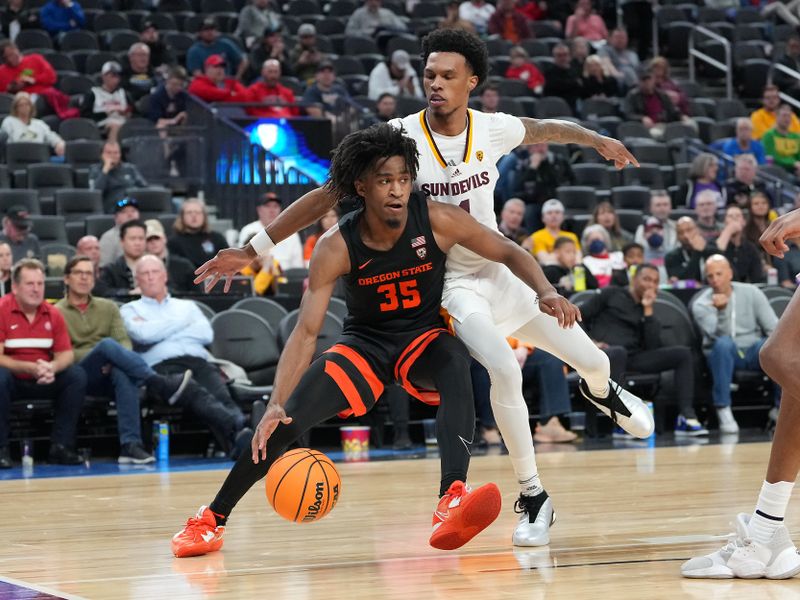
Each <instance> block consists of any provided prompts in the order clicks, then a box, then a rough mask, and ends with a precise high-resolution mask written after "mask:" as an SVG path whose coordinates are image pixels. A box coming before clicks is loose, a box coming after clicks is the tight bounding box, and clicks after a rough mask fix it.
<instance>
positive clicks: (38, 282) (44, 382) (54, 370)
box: [0, 259, 86, 469]
mask: <svg viewBox="0 0 800 600" xmlns="http://www.w3.org/2000/svg"><path fill="white" fill-rule="evenodd" d="M11 279H12V283H11V291H12V293H11V294H6V295H5V296H3V298H2V299H0V468H3V469H8V468H11V466H12V465H11V456H10V454H9V451H8V436H9V428H10V423H11V418H10V417H11V401H12V400H19V399H26V398H31V399H34V398H50V399H52V400H54V401H55V403H54V410H55V414H54V419H53V429H52V434H51V436H50V453H49V461H50V462H52V463H57V464H66V465H77V464H79V463H80V462H81V459H80V458H78V455H77V454H76V453H75V436H76V431H77V429H78V419H79V418H80V414H81V408H82V407H83V398H84V396H85V395H86V373H85V372H84V371H83V370H82V369H79V368H78V367H77V366H75V365H74V364H73V354H72V346H71V344H70V341H69V334H68V332H67V327H66V324H65V323H64V317H62V316H61V313H60V312H58V310H57V309H55V308H54V307H52V306H51V305H50V304H48V303H47V302H45V301H44V265H43V264H42V263H40V262H39V261H38V260H33V259H24V260H22V261H20V262H18V263H17V264H15V265H14V271H13V274H12V278H11Z"/></svg>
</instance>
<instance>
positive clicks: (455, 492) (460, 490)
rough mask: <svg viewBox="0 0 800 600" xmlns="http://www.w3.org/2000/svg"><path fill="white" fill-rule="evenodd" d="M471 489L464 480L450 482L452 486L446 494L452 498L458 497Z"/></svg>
mask: <svg viewBox="0 0 800 600" xmlns="http://www.w3.org/2000/svg"><path fill="white" fill-rule="evenodd" d="M468 491H469V488H468V487H467V485H466V484H465V483H464V482H462V481H456V482H453V483H452V484H450V487H449V488H448V489H447V492H446V493H445V496H449V497H450V498H457V497H459V496H463V495H464V494H466V493H467V492H468Z"/></svg>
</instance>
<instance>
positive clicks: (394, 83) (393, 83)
mask: <svg viewBox="0 0 800 600" xmlns="http://www.w3.org/2000/svg"><path fill="white" fill-rule="evenodd" d="M387 93H388V94H393V95H394V96H395V97H397V96H411V97H414V98H422V96H423V94H422V87H420V85H419V78H418V77H417V74H416V72H415V71H414V67H413V66H411V58H410V57H409V56H408V52H406V51H405V50H395V51H394V52H392V56H391V58H390V59H388V60H384V61H381V62H379V63H378V64H376V65H375V66H374V67H373V69H372V71H371V72H370V74H369V86H368V92H367V95H368V96H369V98H370V99H371V100H377V99H378V98H379V97H380V95H381V94H387Z"/></svg>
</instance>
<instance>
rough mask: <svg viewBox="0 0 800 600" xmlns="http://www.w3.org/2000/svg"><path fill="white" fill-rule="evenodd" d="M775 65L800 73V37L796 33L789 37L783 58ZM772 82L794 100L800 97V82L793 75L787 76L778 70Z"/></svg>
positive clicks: (773, 72)
mask: <svg viewBox="0 0 800 600" xmlns="http://www.w3.org/2000/svg"><path fill="white" fill-rule="evenodd" d="M775 64H776V65H783V66H784V67H787V68H788V69H791V70H792V71H800V36H798V35H797V34H796V33H794V34H792V35H791V36H789V39H788V40H786V46H785V48H784V50H783V56H781V57H780V58H779V59H778V60H777V61H775ZM772 82H773V83H774V84H775V85H777V86H778V87H779V88H780V89H781V91H782V92H784V93H786V94H789V95H790V96H792V97H794V98H798V97H800V81H798V80H797V79H795V78H794V77H792V76H791V75H787V74H786V73H784V72H783V71H780V70H778V69H773V71H772Z"/></svg>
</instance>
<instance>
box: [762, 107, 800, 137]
mask: <svg viewBox="0 0 800 600" xmlns="http://www.w3.org/2000/svg"><path fill="white" fill-rule="evenodd" d="M750 120H751V121H752V122H753V139H754V140H760V139H761V138H762V137H763V135H764V134H765V133H767V131H769V130H770V129H772V128H773V127H775V113H774V112H769V111H768V110H766V109H764V108H759V109H758V110H757V111H755V112H754V113H753V114H752V115H750ZM789 131H791V132H792V133H800V119H798V118H797V115H796V114H794V113H792V124H791V125H790V126H789Z"/></svg>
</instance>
